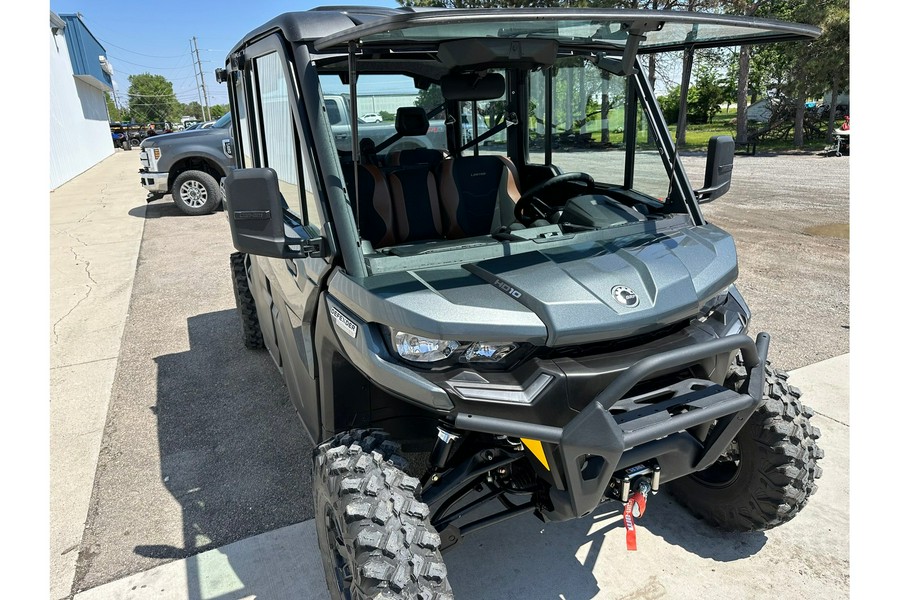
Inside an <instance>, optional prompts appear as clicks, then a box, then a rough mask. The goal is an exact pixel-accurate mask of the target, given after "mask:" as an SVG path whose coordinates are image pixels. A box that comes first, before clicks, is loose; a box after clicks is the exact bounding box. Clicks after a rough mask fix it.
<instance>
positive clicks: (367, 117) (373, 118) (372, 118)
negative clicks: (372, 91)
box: [361, 113, 384, 123]
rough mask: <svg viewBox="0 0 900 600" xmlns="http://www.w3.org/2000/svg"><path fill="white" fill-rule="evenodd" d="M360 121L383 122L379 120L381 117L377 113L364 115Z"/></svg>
mask: <svg viewBox="0 0 900 600" xmlns="http://www.w3.org/2000/svg"><path fill="white" fill-rule="evenodd" d="M361 119H362V120H363V122H364V123H381V122H382V121H383V120H384V119H382V118H381V115H379V114H377V113H366V114H364V115H363V116H362V117H361Z"/></svg>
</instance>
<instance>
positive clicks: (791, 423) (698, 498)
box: [667, 361, 825, 531]
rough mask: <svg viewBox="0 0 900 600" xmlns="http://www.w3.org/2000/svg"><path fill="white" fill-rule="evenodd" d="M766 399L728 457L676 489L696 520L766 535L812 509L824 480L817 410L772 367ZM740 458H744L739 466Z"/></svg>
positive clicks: (736, 383)
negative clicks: (813, 422)
mask: <svg viewBox="0 0 900 600" xmlns="http://www.w3.org/2000/svg"><path fill="white" fill-rule="evenodd" d="M765 368H766V385H765V388H764V393H765V400H764V402H763V404H762V406H761V407H760V408H759V409H758V410H757V411H756V412H755V413H753V415H752V416H751V417H750V419H749V420H748V421H747V424H746V425H744V427H743V428H741V430H740V432H739V433H738V435H737V437H736V438H735V443H733V444H732V445H731V447H730V448H729V450H728V451H726V455H727V458H726V457H723V458H722V459H720V460H719V461H718V462H716V463H715V464H713V465H712V466H710V467H709V468H707V469H705V470H704V471H701V472H699V473H694V474H692V475H689V476H686V477H682V478H680V479H676V480H675V481H672V482H670V483H669V484H668V486H667V487H668V489H669V491H670V492H671V493H672V495H673V496H674V497H675V499H676V500H678V501H679V502H680V503H681V504H683V505H684V506H685V507H686V508H687V509H688V510H689V511H691V513H693V514H694V515H695V516H697V517H699V518H701V519H705V520H706V521H708V522H709V523H711V524H712V525H715V526H717V527H720V528H722V529H725V530H728V531H759V530H765V529H771V528H772V527H776V526H778V525H781V524H782V523H786V522H787V521H790V520H791V519H793V518H794V517H795V516H797V513H799V512H800V510H801V509H802V508H803V507H804V506H806V503H807V502H808V501H809V498H810V496H812V495H813V494H814V493H815V492H816V489H817V486H816V483H815V480H816V479H818V478H819V477H821V476H822V469H821V468H820V467H819V465H818V461H819V459H821V458H823V457H824V456H825V453H824V452H823V451H822V449H821V448H819V446H818V445H817V444H816V440H817V439H819V435H820V433H819V429H818V427H815V426H813V425H811V424H810V422H809V420H810V418H811V417H812V416H813V411H812V410H810V409H809V408H807V407H806V406H804V405H803V404H802V403H801V402H800V390H799V389H797V388H796V387H794V386H792V385H788V383H787V378H788V375H787V373H785V372H784V371H780V370H775V369H772V368H771V366H770V365H769V364H768V363H766V367H765ZM746 377H747V374H746V369H745V368H744V367H743V366H742V365H741V364H740V361H739V362H738V364H736V365H734V366H733V367H732V374H731V375H730V376H729V378H728V379H727V380H726V382H725V385H726V386H728V387H732V388H733V389H738V390H739V389H741V386H742V385H743V383H744V381H745V380H746ZM731 459H736V460H731Z"/></svg>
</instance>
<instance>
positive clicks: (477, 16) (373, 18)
mask: <svg viewBox="0 0 900 600" xmlns="http://www.w3.org/2000/svg"><path fill="white" fill-rule="evenodd" d="M554 21H556V22H559V23H562V22H576V23H577V22H580V23H582V24H595V23H601V24H604V25H607V24H608V25H611V26H615V27H618V28H619V29H618V31H616V30H614V31H613V32H612V35H610V36H607V37H605V38H602V37H599V36H596V35H595V36H590V37H589V38H569V39H565V40H560V41H561V42H563V41H564V42H565V43H566V45H585V46H590V47H596V48H603V47H607V48H611V49H617V48H621V47H622V45H623V38H622V33H624V32H626V30H627V29H629V28H645V29H646V32H645V35H647V40H646V42H644V43H642V44H641V50H640V51H641V52H663V51H670V50H678V49H682V48H684V47H686V46H693V47H698V48H699V47H713V46H733V45H740V44H743V43H761V42H775V41H786V40H798V39H804V38H806V39H809V38H813V37H817V36H818V35H819V34H820V33H821V31H820V30H819V29H818V28H817V27H814V26H812V25H804V24H798V23H788V22H784V21H775V20H770V19H758V18H755V17H741V16H731V15H720V14H710V13H699V12H688V11H651V10H631V9H605V10H599V9H560V8H519V9H440V8H437V9H436V8H410V7H402V8H385V7H373V6H323V7H319V8H314V9H311V10H308V11H298V12H289V13H284V14H282V15H279V16H277V17H275V18H274V19H271V20H270V21H268V22H267V23H265V24H263V25H261V26H260V27H257V28H256V29H254V30H253V31H251V32H250V33H248V34H247V35H246V36H244V38H243V39H241V41H240V42H238V44H237V45H235V47H234V48H233V49H232V51H231V53H234V52H236V51H238V50H240V49H241V48H243V47H244V46H246V45H248V44H250V43H252V42H253V41H255V40H257V39H259V38H261V37H264V36H265V35H268V34H269V33H272V32H274V31H281V32H282V35H284V37H285V38H286V39H287V40H288V41H290V42H301V41H307V42H310V41H311V42H315V47H316V49H317V50H325V49H327V48H335V49H337V48H346V45H347V43H348V42H350V41H362V42H364V43H375V42H379V41H381V42H384V43H386V44H388V45H390V46H396V45H402V44H405V43H407V44H408V43H417V44H419V45H421V44H422V43H423V40H425V39H427V40H431V43H432V44H434V45H436V44H437V43H439V42H440V41H444V40H446V39H454V38H455V39H459V38H460V37H519V39H521V38H522V37H526V36H527V37H542V34H544V35H543V37H556V38H559V37H560V33H559V32H557V33H556V35H555V36H553V35H552V34H550V33H548V32H546V31H542V30H541V29H540V28H546V27H547V25H548V24H549V25H552V23H553V22H554ZM511 23H515V24H516V28H510V27H506V29H503V27H504V26H506V25H509V24H511ZM454 24H457V25H459V26H460V28H459V29H456V30H455V31H456V33H455V34H454V33H453V31H454V28H452V27H448V25H454ZM486 24H498V25H499V26H500V27H501V28H500V29H494V30H493V31H492V30H491V28H490V27H489V26H487V27H486ZM659 24H663V25H667V26H668V28H667V27H665V26H663V27H661V28H660V29H654V25H659ZM529 26H530V27H532V29H531V30H528V27H529ZM522 27H525V29H524V30H523V29H522ZM409 30H417V31H418V33H419V34H420V35H416V31H413V32H412V33H411V34H410V33H409ZM507 30H509V31H512V32H507V33H504V32H505V31H507ZM513 30H514V31H513ZM698 31H699V35H698ZM405 32H406V33H405ZM598 33H599V29H598Z"/></svg>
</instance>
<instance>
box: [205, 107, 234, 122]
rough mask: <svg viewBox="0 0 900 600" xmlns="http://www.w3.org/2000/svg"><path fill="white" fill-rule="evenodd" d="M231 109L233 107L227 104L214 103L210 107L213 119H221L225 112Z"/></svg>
mask: <svg viewBox="0 0 900 600" xmlns="http://www.w3.org/2000/svg"><path fill="white" fill-rule="evenodd" d="M229 110H231V107H230V106H228V105H227V104H214V105H213V106H210V107H209V116H210V117H211V118H212V119H219V118H221V117H222V116H224V115H225V113H227V112H228V111H229Z"/></svg>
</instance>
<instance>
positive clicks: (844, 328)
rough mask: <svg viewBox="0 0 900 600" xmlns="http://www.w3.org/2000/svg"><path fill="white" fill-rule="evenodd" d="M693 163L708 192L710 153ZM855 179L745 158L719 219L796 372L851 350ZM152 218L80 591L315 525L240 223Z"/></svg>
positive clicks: (799, 163)
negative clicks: (236, 243) (244, 301)
mask: <svg viewBox="0 0 900 600" xmlns="http://www.w3.org/2000/svg"><path fill="white" fill-rule="evenodd" d="M683 162H684V164H685V165H686V167H687V168H688V170H689V171H690V172H691V174H692V177H693V178H694V181H695V185H696V186H697V187H699V185H700V183H702V173H703V167H704V157H703V156H699V155H688V156H685V157H684V158H683ZM848 167H849V158H846V157H844V158H822V157H819V156H813V155H789V156H755V157H745V156H740V157H737V158H736V162H735V170H734V180H733V183H732V187H731V191H730V192H729V193H728V194H727V195H726V196H724V197H723V198H721V199H719V200H717V201H716V202H714V203H712V204H710V205H707V206H706V209H705V214H706V215H707V217H708V219H709V220H710V221H711V222H713V223H715V224H716V225H718V226H720V227H722V228H724V229H725V230H727V231H730V232H731V233H732V234H733V235H734V236H735V238H736V243H737V246H738V252H739V256H740V268H741V273H740V277H739V280H738V285H739V287H740V289H741V291H742V293H743V294H744V296H745V298H746V299H747V301H748V303H749V304H750V306H751V308H752V309H753V311H754V318H753V328H754V329H755V330H756V331H759V330H766V331H768V332H769V333H771V334H772V336H773V344H772V348H771V352H770V357H771V358H772V360H773V362H774V363H776V364H777V365H778V366H780V367H782V368H785V369H795V368H798V367H801V366H805V365H807V364H810V363H813V362H816V361H819V360H822V359H825V358H829V357H832V356H836V355H839V354H843V353H846V352H848V351H849V280H848V278H849V240H848V238H847V235H846V231H847V228H848V222H849V181H848V171H849V169H848ZM135 208H136V209H137V208H138V207H135ZM147 217H148V219H149V220H148V221H147V224H146V227H145V229H144V237H143V242H142V247H141V253H140V258H139V261H138V270H137V274H136V276H135V280H134V291H133V295H132V300H131V308H130V311H129V312H130V314H129V317H128V322H127V323H126V327H125V333H124V336H123V339H122V351H121V356H120V362H119V368H118V370H117V374H116V379H115V382H114V384H113V393H112V398H111V401H110V407H109V416H108V421H107V424H106V429H105V433H104V439H103V447H102V451H101V455H100V458H99V465H98V470H97V476H96V479H95V487H94V493H93V498H92V501H91V509H90V514H89V516H88V522H87V524H86V527H87V528H86V531H85V537H84V543H83V545H82V548H81V550H80V554H79V562H78V572H77V575H76V581H75V590H79V589H87V588H91V587H94V586H97V585H100V584H102V583H105V582H107V581H111V580H113V579H117V578H119V577H123V576H125V575H128V574H131V573H136V572H139V571H143V570H146V569H149V568H151V567H153V566H156V565H158V564H160V563H161V562H167V561H169V560H173V559H176V558H182V557H185V556H190V555H193V554H196V553H197V552H200V551H203V550H207V549H209V548H215V547H218V546H221V545H223V544H226V543H229V542H232V541H235V540H237V539H242V538H244V537H247V536H250V535H254V534H256V533H261V532H263V531H268V530H272V529H275V528H278V527H281V526H284V525H288V524H291V523H295V522H298V521H301V520H304V519H307V518H309V517H311V516H312V514H311V498H310V495H309V487H308V477H309V474H308V473H309V471H308V460H309V454H310V450H311V447H310V444H309V442H308V438H307V437H306V434H305V433H304V432H303V430H302V427H301V426H300V424H299V421H298V420H297V419H296V417H295V416H294V415H293V411H292V408H291V407H290V405H289V402H288V399H287V391H286V388H285V386H284V385H283V384H282V381H281V379H280V377H279V374H278V371H277V369H276V368H275V366H274V365H273V364H272V361H271V360H270V359H269V357H268V355H267V353H265V352H262V351H257V352H253V351H249V350H246V349H244V347H243V345H242V344H241V339H240V323H239V320H238V318H237V313H236V311H235V310H234V299H233V296H232V290H231V283H230V279H229V274H228V255H229V253H230V252H231V251H232V248H231V240H230V235H229V231H228V223H227V220H226V219H225V217H224V215H223V214H222V213H216V214H213V215H209V216H205V217H184V216H181V215H180V213H179V212H178V211H177V209H176V208H175V207H174V205H173V204H172V203H171V201H161V202H158V203H154V204H152V205H150V206H149V207H148V210H147ZM135 218H140V211H137V210H136V211H135Z"/></svg>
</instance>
